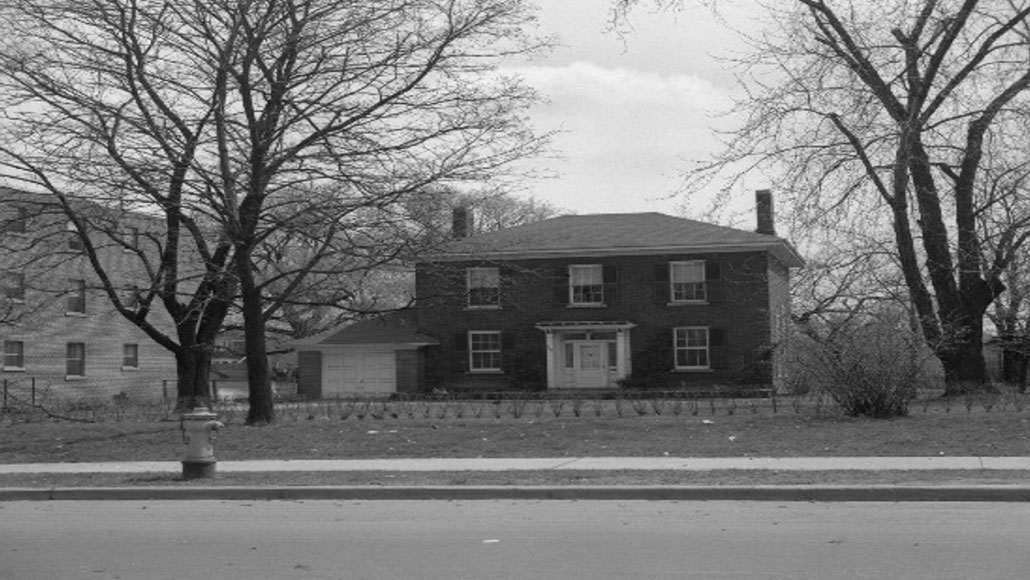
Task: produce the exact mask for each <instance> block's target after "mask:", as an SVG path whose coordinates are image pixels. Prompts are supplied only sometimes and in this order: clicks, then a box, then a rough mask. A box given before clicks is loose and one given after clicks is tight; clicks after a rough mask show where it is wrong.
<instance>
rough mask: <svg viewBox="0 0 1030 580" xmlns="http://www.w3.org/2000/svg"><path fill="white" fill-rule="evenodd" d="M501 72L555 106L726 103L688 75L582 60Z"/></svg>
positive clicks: (711, 106) (712, 106) (702, 106)
mask: <svg viewBox="0 0 1030 580" xmlns="http://www.w3.org/2000/svg"><path fill="white" fill-rule="evenodd" d="M506 72H512V73H515V74H517V75H519V76H521V77H522V78H523V79H525V81H526V83H527V84H529V85H530V86H532V87H534V88H536V89H537V90H538V91H540V93H541V94H542V95H543V96H545V97H546V98H549V99H550V100H551V101H552V102H553V103H555V104H560V103H562V102H564V101H575V102H577V103H579V104H580V105H584V104H587V103H592V104H596V105H601V106H636V105H642V106H654V105H660V106H663V107H670V108H671V107H675V108H681V107H685V108H691V109H695V110H699V111H716V110H722V109H725V108H726V107H727V106H728V105H729V104H730V98H729V95H728V94H727V93H726V92H725V91H723V90H721V89H719V88H717V87H716V86H715V85H714V84H713V83H711V82H709V81H708V80H706V79H704V78H701V77H698V76H693V75H680V74H676V75H663V74H660V73H656V72H651V71H644V70H638V69H631V68H624V67H604V66H601V65H598V64H595V63H592V62H585V61H578V62H572V63H569V64H565V65H562V66H540V65H528V66H521V67H513V68H509V69H507V71H506Z"/></svg>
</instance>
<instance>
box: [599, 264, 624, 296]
mask: <svg viewBox="0 0 1030 580" xmlns="http://www.w3.org/2000/svg"><path fill="white" fill-rule="evenodd" d="M601 276H602V280H601V281H602V282H604V302H605V304H606V305H608V306H618V305H619V302H620V300H621V299H622V293H621V292H620V291H619V290H620V288H619V267H618V266H614V265H612V266H604V267H603V268H602V270H601Z"/></svg>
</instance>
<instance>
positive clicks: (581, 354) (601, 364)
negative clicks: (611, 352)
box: [572, 342, 608, 389]
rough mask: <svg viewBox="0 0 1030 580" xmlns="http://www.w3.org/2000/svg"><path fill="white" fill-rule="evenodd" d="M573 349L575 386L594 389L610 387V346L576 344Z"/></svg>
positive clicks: (605, 344) (599, 343)
mask: <svg viewBox="0 0 1030 580" xmlns="http://www.w3.org/2000/svg"><path fill="white" fill-rule="evenodd" d="M572 348H573V386H575V387H576V388H580V389H592V388H601V387H606V386H608V356H607V355H608V344H607V343H604V342H575V343H573V344H572Z"/></svg>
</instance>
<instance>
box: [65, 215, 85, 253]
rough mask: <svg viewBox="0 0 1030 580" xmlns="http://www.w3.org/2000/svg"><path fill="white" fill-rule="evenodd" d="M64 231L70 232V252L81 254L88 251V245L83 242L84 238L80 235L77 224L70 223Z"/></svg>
mask: <svg viewBox="0 0 1030 580" xmlns="http://www.w3.org/2000/svg"><path fill="white" fill-rule="evenodd" d="M64 229H65V231H67V232H68V249H69V250H71V251H73V252H81V251H83V250H85V249H86V244H85V242H83V241H82V236H80V235H79V229H78V228H76V227H75V222H72V221H69V222H68V223H67V224H65V226H64Z"/></svg>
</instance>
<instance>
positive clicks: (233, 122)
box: [0, 0, 542, 423]
mask: <svg viewBox="0 0 1030 580" xmlns="http://www.w3.org/2000/svg"><path fill="white" fill-rule="evenodd" d="M0 16H2V17H3V18H4V20H5V21H6V22H7V28H8V34H7V35H6V36H5V38H4V40H3V41H0V42H3V45H2V46H3V48H2V50H0V52H2V55H0V59H2V60H0V99H2V100H3V104H4V110H5V111H6V117H5V119H4V122H3V131H4V133H5V134H4V138H5V139H4V143H6V144H7V145H6V146H4V147H3V148H2V149H0V153H2V154H3V155H4V157H5V165H6V167H7V170H8V172H9V173H11V174H12V176H13V177H14V178H15V179H21V180H23V181H25V182H27V183H30V184H32V185H33V186H36V187H41V188H43V189H45V190H47V191H49V192H51V193H52V194H54V195H56V196H58V197H59V198H61V199H64V197H65V196H67V195H69V194H72V193H74V194H79V195H85V196H88V197H91V198H93V199H106V200H107V201H108V202H109V203H111V204H114V203H118V204H122V205H123V206H124V205H128V206H133V207H137V206H138V207H139V209H140V211H146V212H151V213H160V214H161V215H163V216H164V221H165V223H166V231H165V232H164V237H163V241H164V242H165V243H164V245H163V251H164V254H163V255H164V256H165V257H166V258H167V259H166V260H165V261H163V262H162V264H161V267H160V268H158V269H157V270H156V272H158V274H159V280H160V284H155V285H154V290H155V292H159V293H160V294H159V295H160V297H161V300H162V301H163V303H164V304H165V306H166V308H168V309H169V312H170V313H172V315H173V317H174V318H175V319H176V321H177V322H178V321H180V320H183V317H185V316H187V314H189V315H194V316H198V317H199V318H198V322H200V321H203V323H204V325H207V324H208V323H210V325H211V326H217V327H220V326H221V324H222V321H223V320H224V317H225V314H226V312H225V308H227V306H226V307H223V306H222V304H223V303H226V302H227V297H226V296H225V295H226V294H229V295H228V299H233V298H235V299H238V301H239V305H240V308H241V312H242V319H243V325H244V330H245V334H246V342H247V347H246V350H247V353H246V354H247V362H248V379H249V383H250V412H249V414H248V422H251V423H258V422H265V421H269V420H272V418H273V409H272V405H271V390H270V387H269V377H268V367H267V364H266V356H265V355H266V350H267V348H266V344H265V324H266V321H267V320H268V318H269V317H270V316H272V315H274V313H275V312H276V311H278V310H280V309H281V308H282V307H283V305H284V304H285V301H282V300H279V301H276V300H273V301H272V303H271V304H269V303H268V300H269V299H270V298H272V297H271V296H270V295H269V294H268V293H265V292H263V290H265V289H269V288H270V287H271V286H270V284H271V282H269V280H272V279H275V280H278V283H279V284H280V286H281V290H280V291H279V293H278V296H280V297H282V296H288V295H289V293H290V292H291V291H294V290H296V289H297V288H299V287H300V286H301V285H303V284H304V280H305V278H306V277H307V276H309V275H311V274H312V273H317V272H325V271H326V270H325V269H326V267H327V264H332V263H333V260H334V259H335V258H333V256H336V255H337V254H336V251H335V249H331V248H335V246H336V242H337V241H338V240H340V239H346V236H345V235H344V236H343V238H341V235H340V234H341V232H342V231H343V230H341V229H339V228H341V227H346V226H347V224H346V222H345V221H342V218H341V215H354V208H388V207H390V206H391V205H393V204H396V203H399V202H400V201H402V200H403V199H405V198H406V197H408V196H412V195H416V194H417V193H418V192H420V191H423V190H424V189H425V188H426V187H427V186H428V185H430V184H434V183H449V182H461V181H480V180H485V179H488V178H495V177H496V176H497V175H498V174H500V173H502V170H504V169H505V168H506V167H507V166H508V165H509V163H510V162H511V161H513V160H515V159H518V158H521V157H523V156H526V155H530V154H532V153H534V152H535V151H536V150H537V149H538V148H539V147H540V145H541V143H542V142H541V140H539V139H537V138H535V137H534V136H533V135H531V134H530V133H529V132H528V131H527V130H526V128H525V127H524V125H523V122H522V118H521V116H520V114H519V113H520V110H521V108H522V107H524V106H526V105H527V104H528V103H530V102H531V101H532V100H533V98H534V95H533V94H532V93H531V91H529V90H528V89H526V88H525V87H524V86H523V85H521V84H520V82H519V81H518V80H517V79H512V78H507V77H504V76H502V75H499V74H498V73H497V72H496V70H495V68H494V67H495V65H496V64H497V62H498V59H499V58H500V57H503V56H510V55H515V54H522V53H525V52H528V51H532V50H534V49H536V48H537V47H538V45H537V44H536V41H535V40H534V39H533V38H532V37H529V36H527V35H526V34H525V33H524V28H525V27H526V26H527V25H528V24H529V23H530V22H531V19H532V15H531V13H530V11H529V10H528V7H527V5H526V3H525V2H524V1H523V0H480V1H475V0H445V1H439V0H397V1H393V2H377V1H373V0H363V1H353V0H243V1H240V0H214V1H210V2H199V1H189V2H163V1H159V0H152V1H145V0H137V1H130V0H93V1H90V2H78V1H71V0H64V1H62V0H58V1H51V0H38V1H34V0H28V1H21V0H19V1H14V0H10V1H5V2H0ZM310 185H318V186H319V187H320V188H322V190H325V191H332V192H335V194H336V195H337V196H339V198H340V199H342V200H344V201H343V202H341V203H339V204H335V205H336V206H338V207H341V208H344V209H343V214H337V215H327V212H326V211H322V212H321V214H320V215H322V217H324V218H325V219H327V220H330V223H331V224H336V226H332V225H330V226H329V227H328V228H325V229H323V230H321V231H322V233H323V234H324V237H322V238H321V239H320V240H314V239H313V235H312V236H311V238H312V239H310V240H309V242H311V243H312V244H313V245H311V246H309V250H310V251H309V252H308V253H307V254H306V255H307V256H308V261H309V264H308V265H300V266H299V267H297V268H295V269H294V270H292V272H293V273H292V274H291V275H290V276H282V275H272V276H270V277H268V278H265V279H264V280H265V281H264V282H263V281H262V280H263V278H262V273H261V272H259V271H258V265H259V261H260V259H261V258H260V256H259V254H260V252H261V250H260V248H261V247H262V244H266V243H268V241H269V240H273V239H275V238H276V237H277V236H278V235H279V234H278V233H277V232H279V231H280V230H282V229H283V228H290V227H293V226H292V225H291V224H297V223H299V222H300V221H302V220H303V219H306V218H298V219H284V217H288V215H287V213H286V209H287V208H288V207H289V206H291V205H292V206H293V209H294V210H295V211H296V212H297V213H296V215H298V216H303V215H304V214H305V213H307V212H310V211H316V210H318V209H321V210H324V209H326V206H320V207H318V208H316V207H315V205H314V203H307V204H305V203H303V201H302V200H298V199H297V196H296V192H297V191H298V187H299V186H310ZM319 201H321V200H319ZM329 207H333V206H329ZM69 208H70V206H69ZM69 211H70V212H71V209H69ZM71 213H72V214H73V212H71ZM358 213H361V212H358ZM311 231H313V230H309V233H310V232H311ZM184 233H185V234H186V235H188V236H189V237H190V239H191V240H192V245H193V246H194V248H193V252H195V254H194V255H196V256H197V257H198V258H199V260H198V263H199V264H203V270H202V271H203V275H202V276H201V277H200V278H199V279H198V282H197V283H195V284H191V285H189V286H188V288H189V289H190V290H189V291H191V292H192V293H193V295H192V297H191V298H190V300H189V302H188V303H186V304H182V303H180V302H179V298H180V296H182V295H183V291H184V289H183V288H182V287H181V283H182V280H181V278H180V277H179V276H178V271H177V270H176V265H177V264H178V262H179V261H180V260H182V259H183V258H184V255H183V254H179V253H178V251H179V245H180V242H181V240H182V237H183V234H184ZM344 233H345V232H344ZM355 237H357V236H355ZM273 243H275V242H273ZM101 278H103V276H101ZM287 278H289V280H287ZM230 291H231V292H230ZM198 292H202V294H198ZM214 305H218V307H217V309H216V311H208V309H210V308H215V306H214ZM134 320H138V317H137V318H135V319H134ZM187 326H189V328H198V327H197V326H196V325H187ZM204 328H205V329H206V328H207V326H204ZM182 332H183V331H180V335H179V340H178V343H177V344H173V342H174V341H170V340H163V342H162V344H165V345H166V346H168V347H169V348H172V349H174V350H177V351H182V350H183V349H184V348H186V347H187V346H188V347H189V349H190V350H197V349H196V348H194V347H193V346H192V344H193V343H195V342H197V337H196V336H194V337H188V338H184V336H183V334H182ZM209 335H210V333H208V332H206V331H205V334H204V337H203V338H204V341H205V342H204V345H203V349H207V350H208V352H207V357H208V358H207V360H206V361H204V360H196V361H194V362H195V363H196V364H199V365H208V364H209V361H210V352H209V351H210V344H211V343H210V342H208V338H209ZM155 338H157V337H155ZM203 349H201V350H203ZM187 384H189V383H188V382H187ZM199 389H200V386H198V387H196V389H195V390H199Z"/></svg>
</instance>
